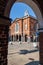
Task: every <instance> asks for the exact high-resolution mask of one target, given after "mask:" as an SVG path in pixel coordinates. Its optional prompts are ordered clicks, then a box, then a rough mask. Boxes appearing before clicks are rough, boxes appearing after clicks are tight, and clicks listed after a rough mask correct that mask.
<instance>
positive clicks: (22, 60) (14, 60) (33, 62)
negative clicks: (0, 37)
mask: <svg viewBox="0 0 43 65" xmlns="http://www.w3.org/2000/svg"><path fill="white" fill-rule="evenodd" d="M38 64H39V51H38V50H37V48H34V47H33V43H21V44H20V43H18V42H15V43H14V44H12V45H11V44H9V45H8V65H38Z"/></svg>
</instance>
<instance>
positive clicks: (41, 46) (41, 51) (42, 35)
mask: <svg viewBox="0 0 43 65" xmlns="http://www.w3.org/2000/svg"><path fill="white" fill-rule="evenodd" d="M39 54H40V55H39V56H40V57H39V59H40V64H41V65H43V32H40V34H39Z"/></svg>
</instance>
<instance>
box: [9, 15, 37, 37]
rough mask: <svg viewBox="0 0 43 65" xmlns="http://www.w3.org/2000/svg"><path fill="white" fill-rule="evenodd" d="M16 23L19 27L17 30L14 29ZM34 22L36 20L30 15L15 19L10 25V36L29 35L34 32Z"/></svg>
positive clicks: (35, 22)
mask: <svg viewBox="0 0 43 65" xmlns="http://www.w3.org/2000/svg"><path fill="white" fill-rule="evenodd" d="M16 24H17V25H18V27H19V29H18V31H16V30H15V29H16ZM36 24H37V20H36V19H35V18H33V17H30V16H27V17H24V18H21V19H16V20H15V21H14V22H13V23H12V24H11V26H10V36H16V35H18V36H19V35H21V36H24V37H25V36H26V37H31V36H33V35H35V33H36V27H35V26H36ZM18 27H17V28H18Z"/></svg>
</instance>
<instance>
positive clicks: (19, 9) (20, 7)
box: [10, 2, 36, 20]
mask: <svg viewBox="0 0 43 65" xmlns="http://www.w3.org/2000/svg"><path fill="white" fill-rule="evenodd" d="M26 10H28V13H29V15H31V16H33V17H36V15H35V13H34V11H33V10H32V8H31V7H30V6H28V5H27V4H25V3H21V2H17V3H14V4H13V6H12V8H11V11H10V18H12V20H15V19H16V18H21V17H23V16H24V12H25V11H26Z"/></svg>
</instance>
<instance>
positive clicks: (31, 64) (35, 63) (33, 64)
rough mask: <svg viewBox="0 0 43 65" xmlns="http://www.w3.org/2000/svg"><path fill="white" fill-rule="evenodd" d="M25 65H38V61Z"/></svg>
mask: <svg viewBox="0 0 43 65" xmlns="http://www.w3.org/2000/svg"><path fill="white" fill-rule="evenodd" d="M25 65H39V61H32V62H30V63H27V64H25Z"/></svg>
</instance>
